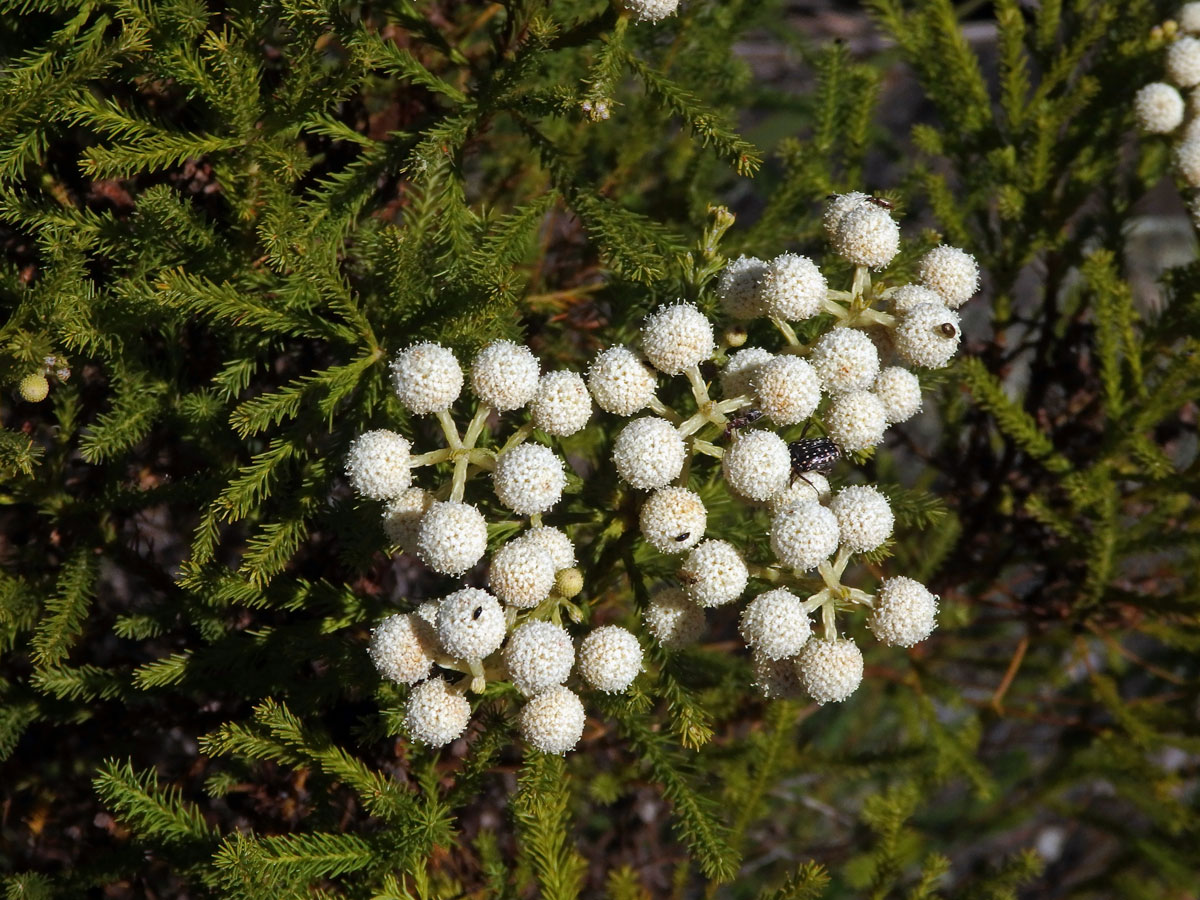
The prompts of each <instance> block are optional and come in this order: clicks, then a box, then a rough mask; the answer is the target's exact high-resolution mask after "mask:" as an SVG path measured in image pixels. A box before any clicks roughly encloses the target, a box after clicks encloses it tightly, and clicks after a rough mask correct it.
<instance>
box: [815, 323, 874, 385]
mask: <svg viewBox="0 0 1200 900" xmlns="http://www.w3.org/2000/svg"><path fill="white" fill-rule="evenodd" d="M809 359H810V361H811V362H812V367H813V369H814V370H815V371H816V373H817V375H818V376H819V377H820V379H821V384H822V385H824V387H825V389H826V390H827V391H829V392H830V393H832V394H838V393H842V392H844V391H861V390H865V389H866V388H869V387H870V386H871V384H872V383H873V382H874V381H875V376H876V375H878V374H879V351H878V350H876V349H875V345H874V344H873V343H872V342H871V339H870V338H869V337H867V335H866V334H864V333H863V332H861V331H859V330H857V329H855V328H833V329H831V330H830V331H827V332H825V334H823V335H821V337H820V338H819V339H818V340H817V343H816V345H815V346H814V347H813V349H812V355H811V356H810V357H809Z"/></svg>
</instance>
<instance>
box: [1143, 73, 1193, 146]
mask: <svg viewBox="0 0 1200 900" xmlns="http://www.w3.org/2000/svg"><path fill="white" fill-rule="evenodd" d="M1133 114H1134V116H1135V117H1136V118H1137V123H1138V127H1140V128H1141V129H1142V131H1146V132H1149V133H1150V134H1170V133H1171V132H1172V131H1174V130H1175V129H1176V128H1178V127H1179V126H1180V125H1182V124H1183V115H1184V103H1183V97H1181V96H1180V94H1179V91H1178V90H1177V89H1176V88H1175V87H1173V86H1172V85H1169V84H1164V83H1163V82H1161V81H1156V82H1153V83H1152V84H1148V85H1146V86H1145V87H1144V88H1142V89H1141V90H1140V91H1138V92H1137V93H1136V94H1135V95H1134V97H1133Z"/></svg>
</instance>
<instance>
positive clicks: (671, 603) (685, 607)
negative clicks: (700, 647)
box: [643, 588, 705, 650]
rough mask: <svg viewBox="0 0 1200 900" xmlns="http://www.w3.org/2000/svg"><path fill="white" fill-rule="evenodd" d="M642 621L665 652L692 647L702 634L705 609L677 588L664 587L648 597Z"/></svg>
mask: <svg viewBox="0 0 1200 900" xmlns="http://www.w3.org/2000/svg"><path fill="white" fill-rule="evenodd" d="M643 620H644V621H645V623H646V628H647V630H648V631H649V632H650V634H651V635H653V637H654V639H655V640H656V641H658V643H659V644H661V645H662V646H663V647H665V648H666V649H668V650H678V649H679V648H680V647H688V646H691V645H692V644H694V643H696V641H698V640H700V635H702V634H703V633H704V625H705V620H704V610H703V609H701V608H700V607H699V606H697V605H696V604H695V603H693V602H692V601H691V600H690V599H689V598H688V595H687V594H685V593H684V592H683V591H682V590H680V589H679V588H663V589H662V590H660V591H658V592H657V593H656V594H655V595H654V596H653V597H651V598H650V604H649V605H648V606H647V607H646V612H645V615H644V616H643Z"/></svg>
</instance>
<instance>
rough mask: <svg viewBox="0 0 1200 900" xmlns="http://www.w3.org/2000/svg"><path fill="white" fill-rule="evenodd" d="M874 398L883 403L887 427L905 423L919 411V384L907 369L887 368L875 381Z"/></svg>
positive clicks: (898, 367)
mask: <svg viewBox="0 0 1200 900" xmlns="http://www.w3.org/2000/svg"><path fill="white" fill-rule="evenodd" d="M875 396H877V397H878V398H879V399H880V400H882V401H883V409H884V415H885V416H886V417H887V421H888V424H889V425H894V424H896V423H897V422H907V421H908V420H909V419H911V418H912V417H913V416H915V415H916V414H917V413H919V412H920V411H921V382H920V381H919V380H918V379H917V376H916V375H914V374H913V373H912V372H910V371H908V369H903V368H901V367H900V366H888V367H887V368H886V369H884V370H883V371H882V372H880V373H879V377H878V378H876V379H875Z"/></svg>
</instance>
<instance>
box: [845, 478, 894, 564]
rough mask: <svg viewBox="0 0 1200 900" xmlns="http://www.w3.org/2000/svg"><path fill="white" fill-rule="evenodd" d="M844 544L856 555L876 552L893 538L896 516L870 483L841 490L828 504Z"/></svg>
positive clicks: (886, 500) (885, 499) (884, 498)
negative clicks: (877, 548) (835, 518)
mask: <svg viewBox="0 0 1200 900" xmlns="http://www.w3.org/2000/svg"><path fill="white" fill-rule="evenodd" d="M829 509H830V511H831V512H832V513H833V514H834V516H836V517H837V522H838V530H839V531H840V532H841V536H842V544H843V545H845V546H847V547H849V548H850V549H851V550H853V551H854V552H855V553H866V552H867V551H870V550H874V549H875V548H876V547H878V546H879V545H880V544H882V543H883V542H884V541H886V540H887V539H888V538H889V537H891V536H892V527H893V526H894V525H895V524H896V517H895V516H894V515H893V514H892V506H891V504H890V503H888V499H887V497H885V496H883V494H881V493H880V492H879V491H878V490H877V489H876V488H874V487H872V486H871V485H869V484H855V485H851V486H850V487H846V488H842V489H841V490H840V491H838V492H837V494H836V495H835V496H834V498H833V501H832V502H831V503H830V504H829Z"/></svg>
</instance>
